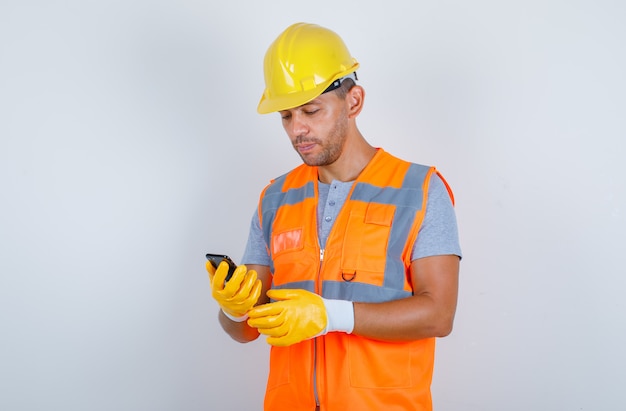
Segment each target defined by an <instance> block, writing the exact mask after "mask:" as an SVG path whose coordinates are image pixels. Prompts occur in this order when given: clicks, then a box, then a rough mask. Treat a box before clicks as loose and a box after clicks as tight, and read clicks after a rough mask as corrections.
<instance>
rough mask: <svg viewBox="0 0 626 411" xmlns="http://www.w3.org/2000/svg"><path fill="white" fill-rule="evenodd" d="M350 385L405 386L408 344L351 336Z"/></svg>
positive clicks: (407, 383) (408, 371)
mask: <svg viewBox="0 0 626 411" xmlns="http://www.w3.org/2000/svg"><path fill="white" fill-rule="evenodd" d="M348 344H349V345H348V361H349V368H350V385H351V386H352V387H356V388H407V387H410V386H411V385H412V381H411V349H410V346H409V345H408V344H402V343H388V342H382V341H375V340H368V339H366V338H361V337H356V336H353V337H352V338H350V339H349V343H348Z"/></svg>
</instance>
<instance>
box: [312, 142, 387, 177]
mask: <svg viewBox="0 0 626 411" xmlns="http://www.w3.org/2000/svg"><path fill="white" fill-rule="evenodd" d="M376 151H377V150H376V148H375V147H372V146H371V145H369V144H368V143H365V144H364V145H362V146H361V147H359V148H358V149H344V152H343V153H342V155H341V156H340V157H339V159H337V161H335V162H334V163H333V164H330V165H327V166H320V167H318V178H319V180H320V181H321V182H322V183H326V184H330V183H331V182H332V181H333V180H337V181H354V180H356V179H357V177H358V176H359V174H361V171H363V169H364V168H365V167H366V166H367V165H368V164H369V162H370V161H371V160H372V158H373V157H374V155H375V154H376Z"/></svg>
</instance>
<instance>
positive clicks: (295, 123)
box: [290, 113, 309, 136]
mask: <svg viewBox="0 0 626 411" xmlns="http://www.w3.org/2000/svg"><path fill="white" fill-rule="evenodd" d="M290 127H291V135H292V136H304V135H306V134H307V133H308V131H309V126H308V124H307V122H306V121H305V119H304V118H303V116H302V114H299V113H294V114H293V115H292V117H291V124H290Z"/></svg>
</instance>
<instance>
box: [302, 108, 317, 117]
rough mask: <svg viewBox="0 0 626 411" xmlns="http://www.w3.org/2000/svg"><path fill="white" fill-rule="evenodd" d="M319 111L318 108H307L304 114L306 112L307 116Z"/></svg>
mask: <svg viewBox="0 0 626 411" xmlns="http://www.w3.org/2000/svg"><path fill="white" fill-rule="evenodd" d="M318 111H319V109H317V110H309V111H305V112H304V114H306V115H307V116H312V115H313V114H315V113H317V112H318Z"/></svg>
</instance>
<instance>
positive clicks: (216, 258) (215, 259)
mask: <svg viewBox="0 0 626 411" xmlns="http://www.w3.org/2000/svg"><path fill="white" fill-rule="evenodd" d="M206 259H207V260H209V261H210V262H211V265H212V266H213V267H215V268H216V269H217V267H218V266H219V265H220V263H221V262H222V261H226V262H227V263H228V274H227V275H226V279H225V280H224V284H226V283H227V282H228V280H230V278H231V277H232V276H233V273H234V272H235V268H237V264H235V263H234V262H233V260H231V259H230V257H229V256H227V255H225V254H207V255H206Z"/></svg>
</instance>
